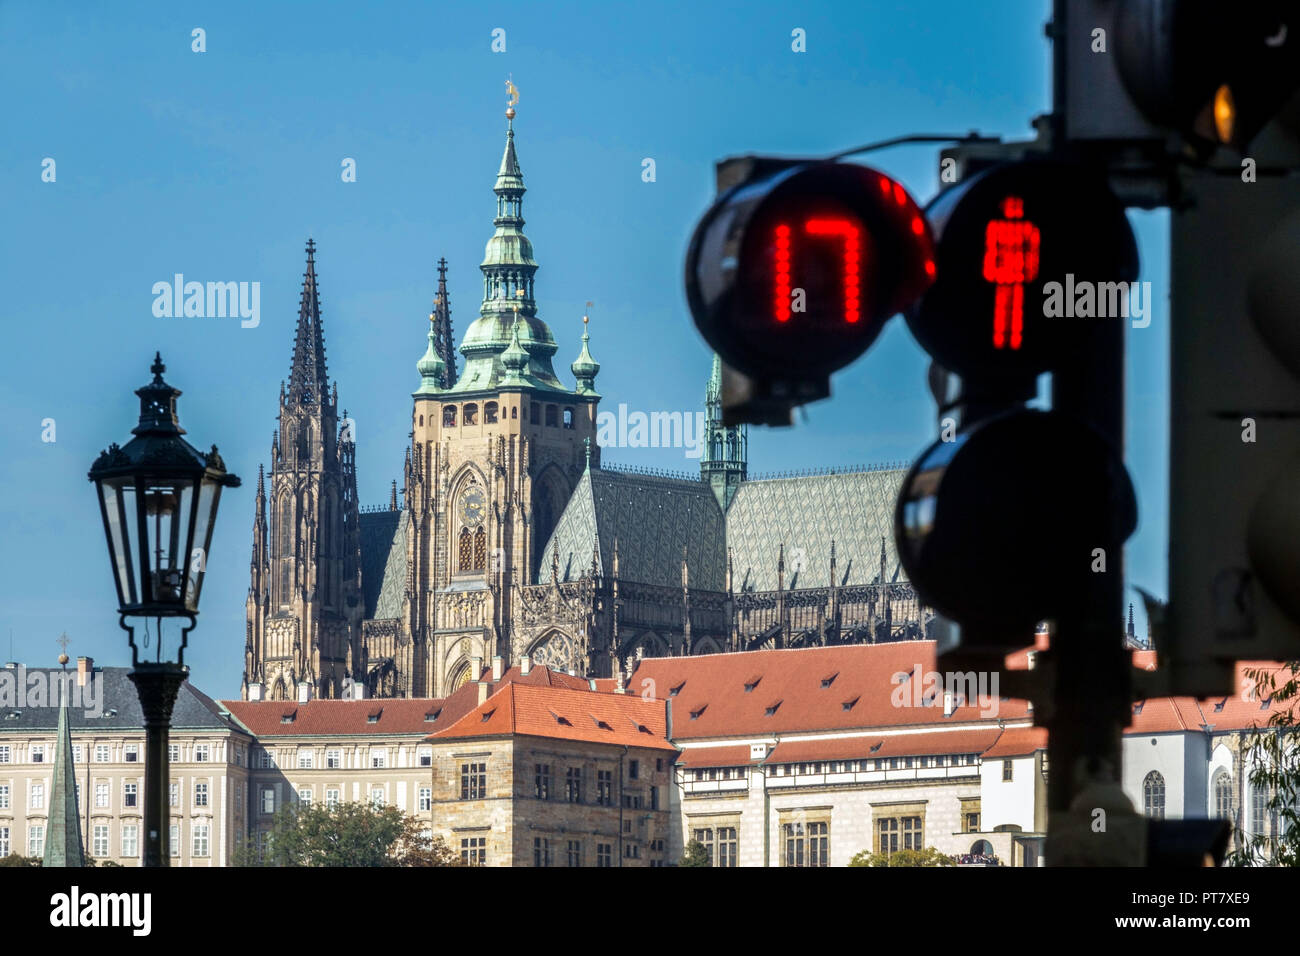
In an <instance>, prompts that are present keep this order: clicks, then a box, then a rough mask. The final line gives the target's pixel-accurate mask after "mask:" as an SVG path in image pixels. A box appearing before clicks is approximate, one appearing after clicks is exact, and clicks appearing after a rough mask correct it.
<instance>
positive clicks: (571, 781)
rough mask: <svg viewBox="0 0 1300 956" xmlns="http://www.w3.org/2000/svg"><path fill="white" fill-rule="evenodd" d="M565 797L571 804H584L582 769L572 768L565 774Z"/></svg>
mask: <svg viewBox="0 0 1300 956" xmlns="http://www.w3.org/2000/svg"><path fill="white" fill-rule="evenodd" d="M564 797H565V799H566V800H568V801H569V802H570V803H582V768H581V767H570V768H569V769H568V770H566V771H565V772H564Z"/></svg>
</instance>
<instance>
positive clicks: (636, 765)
mask: <svg viewBox="0 0 1300 956" xmlns="http://www.w3.org/2000/svg"><path fill="white" fill-rule="evenodd" d="M640 772H641V761H639V760H629V761H628V762H627V779H629V780H635V779H636V778H637V775H638V774H639V773H640Z"/></svg>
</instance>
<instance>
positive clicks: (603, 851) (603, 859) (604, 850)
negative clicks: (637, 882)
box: [596, 843, 614, 866]
mask: <svg viewBox="0 0 1300 956" xmlns="http://www.w3.org/2000/svg"><path fill="white" fill-rule="evenodd" d="M596 865H597V866H613V865H614V848H613V844H612V843H597V844H596Z"/></svg>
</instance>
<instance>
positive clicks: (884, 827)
mask: <svg viewBox="0 0 1300 956" xmlns="http://www.w3.org/2000/svg"><path fill="white" fill-rule="evenodd" d="M876 852H877V853H883V854H884V855H885V856H889V855H890V854H892V853H897V852H898V818H897V817H881V818H880V819H879V820H877V821H876Z"/></svg>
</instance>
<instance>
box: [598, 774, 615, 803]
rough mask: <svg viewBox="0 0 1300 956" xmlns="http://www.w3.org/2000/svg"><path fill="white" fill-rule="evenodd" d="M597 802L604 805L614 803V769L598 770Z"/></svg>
mask: <svg viewBox="0 0 1300 956" xmlns="http://www.w3.org/2000/svg"><path fill="white" fill-rule="evenodd" d="M596 802H597V803H598V804H600V805H601V806H602V807H612V806H613V805H614V771H612V770H597V771H596Z"/></svg>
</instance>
